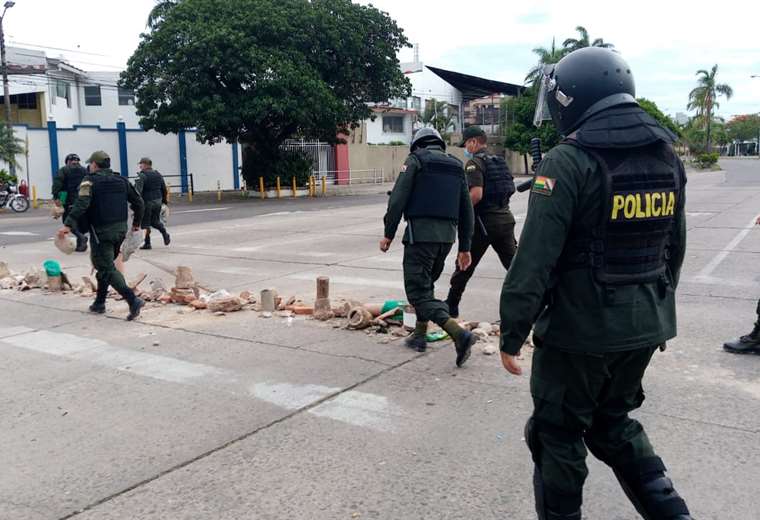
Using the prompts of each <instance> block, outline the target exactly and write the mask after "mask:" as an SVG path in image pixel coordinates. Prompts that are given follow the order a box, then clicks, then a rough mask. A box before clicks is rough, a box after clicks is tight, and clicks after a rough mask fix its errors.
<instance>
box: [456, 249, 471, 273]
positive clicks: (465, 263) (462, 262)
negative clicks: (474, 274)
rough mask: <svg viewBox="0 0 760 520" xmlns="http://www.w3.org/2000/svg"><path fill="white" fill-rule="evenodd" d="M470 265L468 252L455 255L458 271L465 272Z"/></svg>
mask: <svg viewBox="0 0 760 520" xmlns="http://www.w3.org/2000/svg"><path fill="white" fill-rule="evenodd" d="M470 264H472V255H471V254H470V252H469V251H462V252H461V253H459V254H458V255H457V265H458V266H459V270H460V271H466V270H467V269H468V268H469V267H470Z"/></svg>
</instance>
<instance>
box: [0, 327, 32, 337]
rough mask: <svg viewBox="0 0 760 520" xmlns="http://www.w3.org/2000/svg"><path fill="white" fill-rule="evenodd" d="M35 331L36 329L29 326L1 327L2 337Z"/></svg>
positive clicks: (0, 333)
mask: <svg viewBox="0 0 760 520" xmlns="http://www.w3.org/2000/svg"><path fill="white" fill-rule="evenodd" d="M29 332H34V329H29V328H27V327H0V338H7V337H8V336H16V335H17V334H26V333H29Z"/></svg>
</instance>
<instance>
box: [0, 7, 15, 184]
mask: <svg viewBox="0 0 760 520" xmlns="http://www.w3.org/2000/svg"><path fill="white" fill-rule="evenodd" d="M14 5H16V2H5V4H4V6H3V7H4V9H3V14H2V15H0V65H2V68H3V101H4V104H5V124H6V125H8V128H10V129H11V132H13V121H12V119H11V118H12V116H11V89H10V85H8V62H7V61H6V59H5V30H4V29H3V20H4V19H5V13H6V11H8V9H10V8H11V7H13V6H14ZM8 171H9V173H10V174H11V176H13V175H16V162H15V161H14V160H11V161H10V162H9V163H8Z"/></svg>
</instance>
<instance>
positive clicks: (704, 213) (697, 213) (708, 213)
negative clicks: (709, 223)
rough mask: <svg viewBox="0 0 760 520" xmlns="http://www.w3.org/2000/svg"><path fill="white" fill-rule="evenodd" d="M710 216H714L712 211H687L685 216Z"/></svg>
mask: <svg viewBox="0 0 760 520" xmlns="http://www.w3.org/2000/svg"><path fill="white" fill-rule="evenodd" d="M712 215H715V212H714V211H701V212H700V211H687V212H686V216H687V217H710V216H712Z"/></svg>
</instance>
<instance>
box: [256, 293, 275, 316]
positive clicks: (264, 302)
mask: <svg viewBox="0 0 760 520" xmlns="http://www.w3.org/2000/svg"><path fill="white" fill-rule="evenodd" d="M259 299H260V301H261V310H262V311H264V312H274V311H275V310H277V304H276V300H277V293H276V292H275V291H274V290H273V289H264V290H263V291H261V295H260V298H259Z"/></svg>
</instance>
